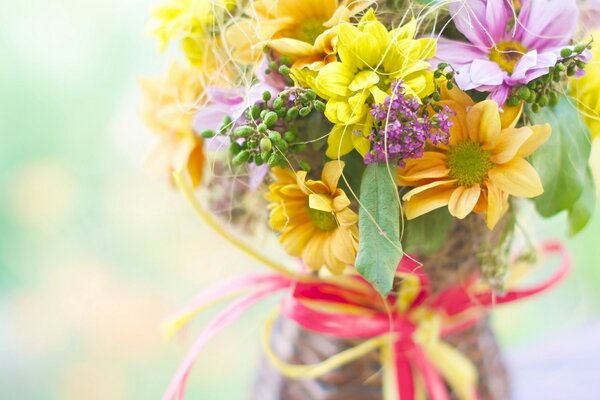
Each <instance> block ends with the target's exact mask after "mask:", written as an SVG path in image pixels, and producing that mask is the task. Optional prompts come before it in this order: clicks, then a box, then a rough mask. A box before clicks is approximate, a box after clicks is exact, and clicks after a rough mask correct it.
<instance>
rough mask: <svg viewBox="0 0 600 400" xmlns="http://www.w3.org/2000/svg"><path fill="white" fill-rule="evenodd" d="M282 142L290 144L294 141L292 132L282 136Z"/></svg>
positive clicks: (294, 136) (294, 137)
mask: <svg viewBox="0 0 600 400" xmlns="http://www.w3.org/2000/svg"><path fill="white" fill-rule="evenodd" d="M283 140H285V141H286V142H288V143H292V142H293V141H295V140H296V134H295V133H294V132H292V131H287V132H286V133H284V134H283Z"/></svg>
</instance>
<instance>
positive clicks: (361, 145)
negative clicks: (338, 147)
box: [352, 135, 371, 157]
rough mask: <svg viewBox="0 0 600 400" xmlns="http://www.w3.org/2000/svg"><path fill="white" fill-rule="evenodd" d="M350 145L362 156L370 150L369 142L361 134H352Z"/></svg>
mask: <svg viewBox="0 0 600 400" xmlns="http://www.w3.org/2000/svg"><path fill="white" fill-rule="evenodd" d="M352 145H353V146H354V148H355V149H356V151H358V152H359V153H360V155H361V156H363V157H364V156H365V154H367V153H368V152H369V150H371V142H370V141H369V139H367V138H366V137H364V136H362V135H352Z"/></svg>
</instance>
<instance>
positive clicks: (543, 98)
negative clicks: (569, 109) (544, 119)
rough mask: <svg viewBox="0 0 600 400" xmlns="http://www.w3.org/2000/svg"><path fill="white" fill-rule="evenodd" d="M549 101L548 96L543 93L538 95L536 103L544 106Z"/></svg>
mask: <svg viewBox="0 0 600 400" xmlns="http://www.w3.org/2000/svg"><path fill="white" fill-rule="evenodd" d="M549 103H550V98H549V97H548V96H546V95H545V94H544V95H542V96H540V98H539V99H538V104H539V105H540V107H546V106H547V105H548V104H549Z"/></svg>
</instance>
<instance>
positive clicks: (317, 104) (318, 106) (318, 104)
mask: <svg viewBox="0 0 600 400" xmlns="http://www.w3.org/2000/svg"><path fill="white" fill-rule="evenodd" d="M314 105H315V110H317V111H319V112H325V108H327V106H326V105H325V103H323V102H322V101H321V100H316V101H315V104H314Z"/></svg>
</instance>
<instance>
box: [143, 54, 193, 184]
mask: <svg viewBox="0 0 600 400" xmlns="http://www.w3.org/2000/svg"><path fill="white" fill-rule="evenodd" d="M141 87H142V91H143V95H144V104H143V107H142V110H141V114H142V118H143V119H144V121H145V122H146V124H147V125H148V126H149V127H150V129H152V130H153V131H154V132H156V133H157V134H159V135H160V139H159V143H158V145H157V146H156V148H155V150H154V151H153V152H152V154H151V155H150V157H149V161H150V164H151V166H152V167H153V168H156V169H162V170H164V169H167V170H179V169H182V168H186V169H187V171H188V173H189V174H190V177H191V178H192V181H193V183H194V185H198V184H199V183H200V180H201V178H202V172H203V169H204V151H203V148H202V147H203V146H202V140H201V139H200V138H198V137H197V136H196V135H195V134H194V132H193V130H192V118H193V115H194V114H195V112H196V110H197V107H198V102H199V101H201V96H202V94H203V88H202V84H201V82H200V79H199V78H198V71H196V70H195V69H193V68H191V67H190V66H182V65H180V64H178V63H175V62H174V63H172V64H171V66H170V67H169V69H168V72H167V75H166V77H161V78H155V79H142V80H141Z"/></svg>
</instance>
